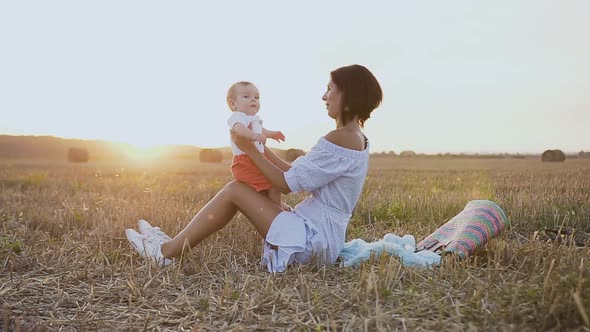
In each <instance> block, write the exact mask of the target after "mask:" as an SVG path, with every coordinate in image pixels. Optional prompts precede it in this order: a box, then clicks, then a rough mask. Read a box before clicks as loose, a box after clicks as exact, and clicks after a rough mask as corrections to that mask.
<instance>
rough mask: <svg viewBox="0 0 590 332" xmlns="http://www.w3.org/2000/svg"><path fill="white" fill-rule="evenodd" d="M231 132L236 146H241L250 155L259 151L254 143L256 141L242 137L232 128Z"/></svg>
mask: <svg viewBox="0 0 590 332" xmlns="http://www.w3.org/2000/svg"><path fill="white" fill-rule="evenodd" d="M229 132H230V134H231V139H232V140H233V141H234V142H235V143H236V146H237V147H238V148H240V150H242V151H244V153H246V154H248V155H249V154H252V153H256V152H258V149H256V146H255V145H254V142H255V141H252V140H251V139H247V138H244V137H241V136H239V135H237V134H236V133H235V132H234V131H233V130H230V131H229Z"/></svg>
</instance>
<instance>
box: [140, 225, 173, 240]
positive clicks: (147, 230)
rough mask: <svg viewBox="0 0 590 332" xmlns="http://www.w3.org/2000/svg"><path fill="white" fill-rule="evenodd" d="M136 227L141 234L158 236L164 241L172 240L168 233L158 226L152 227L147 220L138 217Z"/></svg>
mask: <svg viewBox="0 0 590 332" xmlns="http://www.w3.org/2000/svg"><path fill="white" fill-rule="evenodd" d="M137 227H138V228H139V232H140V233H141V234H142V235H149V236H155V237H159V238H161V239H162V240H164V242H166V241H170V240H172V238H171V237H170V236H168V234H166V233H164V232H163V231H162V230H160V227H153V226H152V225H150V223H149V222H147V220H143V219H139V221H138V222H137Z"/></svg>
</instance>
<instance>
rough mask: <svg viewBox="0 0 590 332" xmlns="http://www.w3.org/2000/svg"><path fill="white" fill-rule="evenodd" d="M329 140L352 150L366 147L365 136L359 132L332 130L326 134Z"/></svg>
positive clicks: (326, 138) (325, 137)
mask: <svg viewBox="0 0 590 332" xmlns="http://www.w3.org/2000/svg"><path fill="white" fill-rule="evenodd" d="M324 139H325V140H327V141H328V142H330V143H332V144H335V145H338V146H341V147H343V148H346V149H350V150H357V151H362V150H364V149H365V141H364V138H361V137H360V136H359V135H358V134H357V133H354V132H352V131H347V130H338V129H336V130H332V131H331V132H329V133H328V134H326V135H325V136H324Z"/></svg>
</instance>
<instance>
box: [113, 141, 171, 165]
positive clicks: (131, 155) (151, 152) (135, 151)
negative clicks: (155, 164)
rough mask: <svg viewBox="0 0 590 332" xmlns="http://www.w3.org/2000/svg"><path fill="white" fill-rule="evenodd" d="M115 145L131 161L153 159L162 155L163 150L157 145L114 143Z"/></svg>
mask: <svg viewBox="0 0 590 332" xmlns="http://www.w3.org/2000/svg"><path fill="white" fill-rule="evenodd" d="M114 146H115V148H116V149H117V150H119V151H120V153H121V154H122V155H123V156H125V158H127V159H128V160H130V161H141V162H146V161H152V160H156V159H158V158H160V157H161V156H162V152H163V150H162V149H161V148H159V147H158V146H156V145H153V144H146V145H136V144H129V143H114Z"/></svg>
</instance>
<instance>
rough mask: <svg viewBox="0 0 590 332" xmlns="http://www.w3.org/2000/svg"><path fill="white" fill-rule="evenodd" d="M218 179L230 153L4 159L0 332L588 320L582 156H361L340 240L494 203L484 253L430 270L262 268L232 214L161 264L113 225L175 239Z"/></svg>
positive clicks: (225, 176)
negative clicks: (216, 158)
mask: <svg viewBox="0 0 590 332" xmlns="http://www.w3.org/2000/svg"><path fill="white" fill-rule="evenodd" d="M229 180H230V172H229V164H227V162H223V163H221V164H206V163H198V162H188V161H168V162H158V163H156V162H154V163H150V164H138V163H131V162H129V163H112V162H92V161H90V162H88V163H84V164H70V163H67V162H65V161H64V162H61V161H60V162H56V161H39V160H1V161H0V232H1V233H0V304H1V305H2V317H3V318H2V324H0V329H2V330H17V329H20V330H21V331H29V330H38V331H44V330H47V331H53V330H59V331H77V330H103V331H111V330H183V331H189V330H196V331H220V330H224V331H226V330H235V331H251V330H257V331H260V330H268V331H276V330H289V331H290V330H294V331H301V330H303V331H307V330H313V331H349V330H351V331H365V330H367V331H375V330H377V331H381V330H382V331H392V330H515V331H539V330H555V331H563V330H580V331H583V330H588V329H590V321H589V316H590V263H589V260H590V246H589V245H590V243H588V241H586V242H585V243H579V242H578V245H576V244H575V243H574V241H572V239H573V236H574V235H578V234H580V235H581V237H578V238H579V239H580V238H581V239H582V241H584V237H583V235H584V234H588V233H590V160H587V159H568V160H566V161H565V162H563V163H542V162H541V161H540V160H539V159H467V158H465V159H460V158H453V159H450V158H448V159H445V158H427V157H420V158H374V159H372V161H371V169H370V171H369V176H368V179H367V181H366V184H365V187H364V193H363V195H362V196H361V199H360V201H359V204H358V205H357V208H356V210H355V213H354V215H353V218H352V220H351V223H350V225H349V228H348V235H347V239H349V240H350V239H353V238H358V237H360V238H363V239H365V240H375V239H378V238H381V237H382V236H383V235H384V234H385V233H387V232H393V233H395V234H398V235H405V234H412V235H414V236H415V237H416V239H417V240H420V239H422V238H423V237H425V236H426V235H428V234H429V233H431V232H432V231H434V230H435V229H436V228H437V227H439V226H440V225H442V224H443V223H444V222H445V221H446V220H449V219H450V218H451V217H453V216H454V215H456V214H457V213H459V212H460V211H461V209H462V208H463V207H464V206H465V204H466V203H467V202H468V201H469V200H472V199H490V200H493V201H495V202H497V203H498V204H499V205H500V206H501V207H502V208H503V209H504V211H505V212H506V214H507V216H508V219H509V221H510V222H511V225H510V227H508V229H506V230H505V232H504V233H503V234H502V235H501V236H500V237H499V238H497V239H495V240H494V241H492V242H491V243H489V245H488V246H487V247H486V248H485V250H482V251H481V252H479V253H478V255H475V256H473V257H470V258H469V259H468V260H465V261H447V262H445V263H444V264H443V265H442V266H440V267H437V268H433V269H415V268H408V267H404V266H402V265H401V264H400V262H399V261H398V260H397V259H396V258H391V257H385V256H383V257H380V258H377V259H374V260H372V261H370V262H367V263H364V264H363V265H362V266H361V267H359V268H342V267H339V266H329V267H321V268H318V267H316V266H298V267H293V268H290V269H289V270H287V272H285V273H283V274H276V275H272V274H269V273H267V272H266V271H265V269H263V268H262V267H261V266H260V254H261V244H262V240H261V239H260V238H259V237H258V236H257V234H256V233H255V232H254V230H253V228H252V227H251V226H250V224H249V223H248V222H247V221H246V220H245V219H244V217H243V216H238V217H237V218H235V220H234V221H233V222H231V223H230V224H229V226H228V227H227V228H226V229H224V230H223V231H222V232H220V233H218V234H216V235H214V236H212V237H210V238H209V239H207V240H206V241H205V242H203V243H202V244H200V245H198V246H197V247H195V248H193V250H192V251H191V252H188V253H187V254H186V255H185V256H184V257H182V259H181V262H180V263H177V264H175V265H172V266H170V267H167V268H163V269H160V268H157V267H155V266H153V265H150V264H149V263H147V262H145V261H143V260H141V259H140V258H139V256H138V255H137V254H135V252H134V251H133V250H132V249H131V247H130V245H129V244H128V242H127V241H126V239H125V235H124V229H125V228H130V227H135V223H136V221H137V220H138V219H140V218H144V219H146V220H149V221H150V222H152V223H153V224H156V225H159V226H160V227H161V228H162V229H163V230H164V231H166V232H167V233H169V234H176V233H177V232H178V231H180V230H181V229H182V228H183V227H184V226H185V225H186V223H187V222H188V221H189V220H190V219H191V218H192V216H193V215H194V214H195V213H196V212H197V211H198V210H199V209H200V208H201V207H202V206H203V205H204V204H205V203H206V202H207V201H208V200H209V199H210V198H212V197H213V195H215V193H216V192H217V191H218V190H219V189H221V188H222V187H223V185H224V184H225V183H227V182H228V181H229ZM303 197H304V196H303V195H289V196H286V197H285V199H286V201H287V203H289V204H291V205H295V204H296V203H297V202H298V201H300V200H301V199H302V198H303ZM546 229H549V230H555V229H562V230H567V231H568V232H570V233H569V235H563V236H555V234H554V233H551V232H548V231H546ZM572 233H573V234H572ZM552 234H553V235H552Z"/></svg>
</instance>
